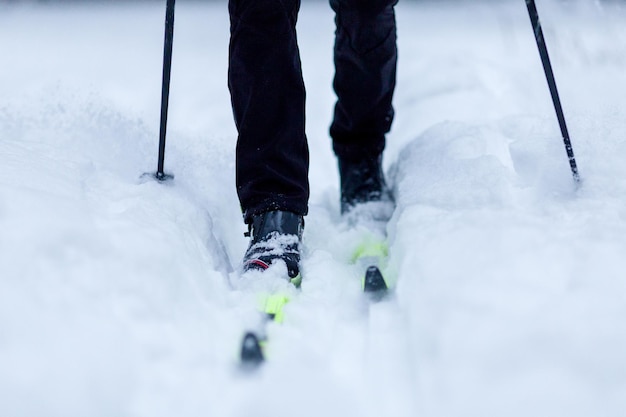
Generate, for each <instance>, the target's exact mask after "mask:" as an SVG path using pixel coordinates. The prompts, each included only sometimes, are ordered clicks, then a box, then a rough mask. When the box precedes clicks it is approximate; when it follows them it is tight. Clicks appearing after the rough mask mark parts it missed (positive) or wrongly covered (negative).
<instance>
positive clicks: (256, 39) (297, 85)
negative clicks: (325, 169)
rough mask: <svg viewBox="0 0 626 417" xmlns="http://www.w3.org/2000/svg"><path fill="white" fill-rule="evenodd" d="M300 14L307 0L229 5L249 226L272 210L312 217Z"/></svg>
mask: <svg viewBox="0 0 626 417" xmlns="http://www.w3.org/2000/svg"><path fill="white" fill-rule="evenodd" d="M299 7H300V0H229V12H230V19H231V41H230V54H229V71H228V86H229V88H230V92H231V99H232V106H233V113H234V116H235V122H236V125H237V130H238V132H239V138H238V142H237V167H236V171H237V179H236V182H237V193H238V195H239V200H240V203H241V207H242V210H243V212H244V216H245V219H246V222H247V223H251V221H252V216H253V215H257V214H261V213H264V212H267V211H270V210H282V211H289V212H293V213H296V214H299V215H304V214H306V212H307V204H308V197H309V185H308V165H309V155H308V147H307V141H306V137H305V133H304V101H305V90H304V83H303V81H302V71H301V64H300V55H299V51H298V45H297V40H296V30H295V26H296V20H297V15H298V10H299Z"/></svg>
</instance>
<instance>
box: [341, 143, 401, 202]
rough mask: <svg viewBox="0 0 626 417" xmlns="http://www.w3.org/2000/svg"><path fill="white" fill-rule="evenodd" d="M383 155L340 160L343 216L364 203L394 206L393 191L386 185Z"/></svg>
mask: <svg viewBox="0 0 626 417" xmlns="http://www.w3.org/2000/svg"><path fill="white" fill-rule="evenodd" d="M382 159H383V158H382V154H380V155H377V156H374V157H370V158H362V159H354V160H353V159H347V158H339V176H340V178H341V214H346V213H348V212H349V211H350V210H352V209H353V208H354V207H355V206H357V205H359V204H362V203H370V202H382V203H387V204H385V205H389V206H393V197H392V195H391V190H390V189H389V188H388V187H387V184H386V183H385V177H384V175H383V168H382Z"/></svg>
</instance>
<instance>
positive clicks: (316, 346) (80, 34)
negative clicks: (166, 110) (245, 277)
mask: <svg viewBox="0 0 626 417" xmlns="http://www.w3.org/2000/svg"><path fill="white" fill-rule="evenodd" d="M460 4H462V3H458V4H457V3H426V4H421V5H420V4H417V5H416V4H411V3H402V4H400V5H399V6H398V8H397V12H398V13H397V14H398V25H399V51H400V66H399V74H398V90H397V94H396V97H395V108H396V112H397V117H396V121H395V123H394V128H393V130H392V132H391V134H390V135H389V138H388V149H387V152H386V156H385V158H386V159H385V163H386V168H387V171H388V174H389V175H388V176H389V180H390V182H391V183H392V184H393V186H394V190H395V191H396V195H397V202H398V208H397V210H396V212H395V213H394V217H393V218H392V221H391V222H390V224H389V226H388V233H389V239H390V250H391V255H390V259H389V267H388V273H389V278H390V281H391V284H392V285H393V286H394V288H395V294H394V296H393V298H392V299H391V300H389V301H385V302H383V303H380V304H376V305H373V306H371V307H370V308H369V309H368V306H367V304H366V303H365V302H364V300H363V297H362V295H361V293H360V288H359V276H358V274H357V273H356V271H355V269H354V267H351V266H349V265H347V264H346V261H347V260H348V259H349V258H350V255H351V251H352V250H353V248H354V247H355V245H357V244H358V242H359V239H360V236H361V232H360V231H359V230H350V229H348V228H347V227H346V225H345V224H344V222H342V220H341V219H340V217H339V215H338V210H339V204H338V190H337V181H338V177H337V173H336V167H335V159H334V157H333V155H332V152H331V147H330V140H329V139H328V136H327V127H328V124H329V121H330V115H331V114H332V106H333V102H334V97H333V93H332V90H331V87H330V86H331V81H332V75H333V74H332V71H333V69H332V42H333V38H332V36H333V30H334V27H333V25H334V24H333V15H332V13H331V11H330V8H329V7H327V5H326V4H324V3H323V2H322V3H319V4H318V3H305V4H304V5H303V6H302V11H301V13H300V20H299V23H298V31H299V36H300V44H301V52H302V61H303V67H304V75H305V81H306V83H307V85H308V87H309V90H308V102H307V111H308V114H307V120H308V131H307V134H308V137H309V140H310V146H311V161H312V164H311V185H312V196H311V207H310V214H309V216H308V217H307V224H306V229H305V250H306V255H305V259H304V264H303V269H304V271H305V280H304V282H303V286H302V291H301V293H300V294H298V295H297V296H295V297H294V301H293V302H292V303H291V304H289V305H288V306H287V307H286V320H285V323H284V324H282V325H278V324H271V325H270V326H269V328H268V332H269V335H270V338H271V345H270V351H269V355H270V357H269V359H270V360H269V362H268V363H267V364H266V365H265V366H264V367H263V368H262V369H261V371H260V372H258V373H256V374H253V375H246V374H243V373H241V372H240V371H239V370H238V368H237V366H236V360H237V349H238V343H239V341H240V337H241V335H242V332H243V331H244V330H245V329H246V328H247V327H249V326H250V325H253V324H254V322H255V320H257V313H256V312H255V311H254V305H255V294H254V293H255V291H257V290H258V289H259V288H265V289H267V288H269V287H270V286H276V285H279V286H280V285H283V284H282V283H276V282H275V281H273V280H272V277H271V276H268V277H264V278H261V279H259V280H258V281H255V282H240V281H239V280H238V279H237V278H238V276H237V273H236V272H233V268H235V269H236V268H237V266H238V262H239V261H240V259H241V256H242V255H243V252H244V250H245V247H246V244H247V241H246V239H245V238H244V237H243V232H244V231H245V227H244V225H243V224H242V222H241V216H240V212H239V207H238V202H237V198H236V194H235V190H234V145H235V138H236V133H235V129H234V123H233V121H232V116H231V110H230V101H229V96H228V90H227V87H226V70H227V68H226V63H227V53H228V17H227V11H226V6H225V5H217V4H202V3H186V2H180V3H179V4H178V5H177V12H176V13H177V14H176V29H175V30H176V32H175V38H174V64H173V79H172V90H171V98H170V119H169V134H168V147H167V153H166V170H170V171H172V172H173V173H174V174H175V175H176V179H175V180H174V182H173V183H170V184H157V183H155V182H154V181H152V180H149V179H146V178H140V176H141V174H142V173H144V172H152V171H153V170H154V167H155V166H156V152H157V140H158V117H159V98H160V77H161V72H160V71H161V63H162V61H161V60H162V56H161V54H162V39H163V38H162V37H163V33H162V32H163V17H164V7H163V5H161V4H160V3H159V4H151V3H129V4H111V5H99V4H96V5H80V4H66V5H43V6H41V5H36V4H26V5H21V6H8V5H6V4H5V5H0V39H3V40H4V41H3V42H2V43H0V56H2V57H3V65H2V66H0V160H1V161H2V163H1V164H0V230H1V231H2V232H1V233H0V276H1V278H0V392H2V393H3V395H2V396H0V414H1V415H3V416H12V417H13V416H15V417H18V416H43V415H45V416H64V417H68V416H86V415H89V416H107V417H110V416H151V417H154V416H173V415H178V416H198V415H210V416H251V415H255V416H270V415H271V416H277V415H278V416H283V415H285V416H286V415H298V416H320V415H327V416H343V415H358V416H380V415H385V416H433V417H434V416H437V417H439V416H464V417H468V416H502V415H506V416H530V415H537V416H543V415H545V416H556V415H568V416H570V417H571V416H590V415H594V416H621V415H623V410H624V409H626V355H625V354H624V352H626V330H625V329H626V328H625V327H624V324H623V317H624V316H626V302H625V297H626V283H625V276H626V275H625V272H624V271H626V258H625V257H624V254H625V253H626V238H625V236H626V208H625V207H626V204H625V203H626V175H625V174H626V168H624V164H623V159H624V157H625V156H626V142H625V141H624V139H623V138H624V134H625V133H626V129H625V123H624V121H625V120H626V106H625V105H624V104H623V103H624V100H623V95H624V90H626V75H625V74H626V73H625V72H624V67H625V66H626V58H624V57H626V30H625V29H624V27H623V24H622V22H623V19H624V17H625V15H624V11H623V10H621V9H620V7H619V6H610V5H598V4H596V3H594V2H591V1H588V2H587V1H580V2H578V3H569V4H567V5H558V4H556V3H552V2H548V1H541V2H538V7H539V13H540V17H541V20H542V23H543V26H544V32H545V34H546V41H547V44H548V48H549V50H550V53H551V57H552V61H553V66H554V69H555V75H556V79H557V83H558V86H559V89H560V93H561V99H562V102H563V106H564V109H565V114H566V118H567V122H568V126H569V130H570V134H571V137H572V142H573V146H574V151H575V153H576V157H577V160H578V163H579V168H580V171H581V175H582V178H583V183H582V186H581V187H580V188H578V189H577V188H576V187H575V186H574V184H573V181H572V179H571V175H570V173H569V170H568V168H569V167H568V165H567V160H566V155H565V152H564V149H563V146H562V143H561V139H560V133H559V131H558V125H557V123H556V119H555V117H554V113H553V109H552V104H551V102H550V98H549V94H548V90H547V87H546V84H545V79H544V76H543V73H542V70H541V64H540V61H539V57H538V53H537V51H536V46H535V44H534V39H533V37H532V32H531V29H530V25H529V22H528V16H527V14H526V9H525V7H524V5H523V2H506V3H501V4H498V5H495V4H494V3H493V2H492V3H485V4H480V3H478V4H474V5H473V6H468V5H460ZM478 22H480V24H478Z"/></svg>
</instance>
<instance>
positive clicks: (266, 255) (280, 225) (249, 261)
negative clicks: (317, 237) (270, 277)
mask: <svg viewBox="0 0 626 417" xmlns="http://www.w3.org/2000/svg"><path fill="white" fill-rule="evenodd" d="M303 228H304V219H303V217H302V216H300V215H298V214H295V213H291V212H288V211H268V212H266V213H262V214H258V215H255V216H252V223H251V224H250V225H249V232H248V233H247V235H249V236H250V237H251V240H250V246H248V250H247V251H246V254H245V255H244V258H243V269H244V271H250V270H260V271H264V270H266V269H268V268H269V267H270V266H271V265H272V264H273V263H274V262H276V261H283V262H285V264H286V265H287V274H288V275H289V280H290V281H291V282H292V283H294V285H296V286H297V285H298V284H299V280H300V243H301V241H302V230H303Z"/></svg>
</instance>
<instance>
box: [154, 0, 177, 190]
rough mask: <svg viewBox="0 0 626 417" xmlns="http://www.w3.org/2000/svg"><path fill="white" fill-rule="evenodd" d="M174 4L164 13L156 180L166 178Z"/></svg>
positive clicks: (172, 2) (173, 2) (168, 5)
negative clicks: (166, 137) (164, 169)
mask: <svg viewBox="0 0 626 417" xmlns="http://www.w3.org/2000/svg"><path fill="white" fill-rule="evenodd" d="M174 4H175V0H167V6H166V11H165V42H164V47H163V83H162V88H161V128H160V132H159V162H158V167H157V173H156V178H157V179H158V180H160V181H161V180H165V179H167V178H168V175H166V174H165V173H164V172H163V168H164V164H165V135H166V131H167V109H168V104H169V96H170V78H171V73H172V45H173V43H174Z"/></svg>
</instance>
